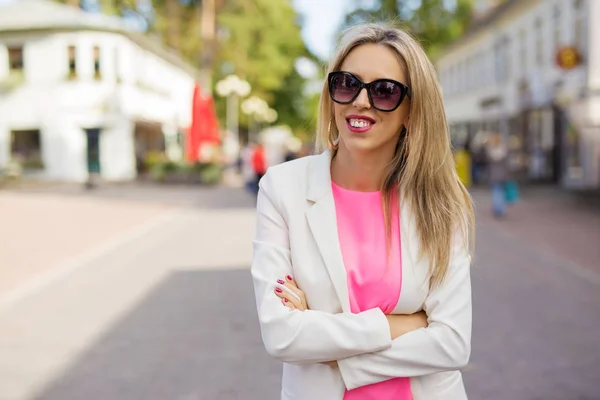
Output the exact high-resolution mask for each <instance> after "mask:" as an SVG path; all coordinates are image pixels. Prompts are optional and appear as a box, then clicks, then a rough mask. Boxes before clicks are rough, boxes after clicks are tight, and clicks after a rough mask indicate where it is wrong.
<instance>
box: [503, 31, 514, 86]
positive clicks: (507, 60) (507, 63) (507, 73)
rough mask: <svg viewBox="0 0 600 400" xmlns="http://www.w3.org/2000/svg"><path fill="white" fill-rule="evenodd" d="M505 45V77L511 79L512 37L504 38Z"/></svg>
mask: <svg viewBox="0 0 600 400" xmlns="http://www.w3.org/2000/svg"><path fill="white" fill-rule="evenodd" d="M503 46H504V49H503V51H504V78H505V79H510V73H511V65H510V63H511V61H512V57H511V48H510V46H511V42H510V39H509V38H508V37H505V38H504V41H503Z"/></svg>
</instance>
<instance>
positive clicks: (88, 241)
mask: <svg viewBox="0 0 600 400" xmlns="http://www.w3.org/2000/svg"><path fill="white" fill-rule="evenodd" d="M167 210H169V207H167V206H165V205H160V204H140V203H134V202H127V201H119V200H115V201H111V202H106V201H100V200H98V199H94V198H77V197H72V196H64V195H57V194H52V193H19V192H14V191H8V192H4V191H3V192H0V221H2V223H0V266H1V268H0V298H3V297H5V296H7V295H8V294H9V293H11V292H12V291H14V290H15V289H17V288H18V287H21V286H22V285H24V284H25V283H27V282H29V281H31V280H32V279H34V278H36V277H39V276H41V275H44V274H46V273H49V272H51V271H53V270H55V269H57V268H60V266H61V265H62V264H64V263H66V262H67V261H69V260H72V259H74V258H76V257H77V256H80V255H82V254H84V253H85V252H87V251H90V250H92V249H94V248H97V247H99V246H102V245H104V244H105V243H106V242H108V241H110V240H113V239H114V238H115V237H117V236H119V235H123V234H124V233H126V232H128V231H130V230H131V229H134V228H136V227H139V226H141V225H143V224H144V223H148V222H149V221H151V220H153V219H156V218H159V217H160V216H161V215H162V214H164V213H165V212H166V211H167Z"/></svg>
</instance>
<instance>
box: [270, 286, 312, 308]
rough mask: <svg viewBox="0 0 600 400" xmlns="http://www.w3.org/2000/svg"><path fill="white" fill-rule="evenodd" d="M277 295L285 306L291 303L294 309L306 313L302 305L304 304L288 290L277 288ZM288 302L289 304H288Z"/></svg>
mask: <svg viewBox="0 0 600 400" xmlns="http://www.w3.org/2000/svg"><path fill="white" fill-rule="evenodd" d="M275 295H276V296H277V297H279V298H280V299H281V300H282V301H283V303H284V304H286V303H291V305H292V306H293V307H294V309H297V310H300V311H304V310H305V309H306V308H305V307H304V306H303V305H302V302H301V301H300V300H298V298H297V297H296V296H294V295H293V294H291V293H290V292H288V291H287V290H283V289H282V288H280V287H276V288H275ZM286 300H287V302H286Z"/></svg>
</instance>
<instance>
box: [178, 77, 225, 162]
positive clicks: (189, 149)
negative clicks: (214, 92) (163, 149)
mask: <svg viewBox="0 0 600 400" xmlns="http://www.w3.org/2000/svg"><path fill="white" fill-rule="evenodd" d="M192 101H193V103H192V124H191V126H190V128H189V129H188V135H187V140H186V152H185V153H186V160H187V161H188V162H191V163H193V162H196V161H198V159H199V158H200V155H201V154H203V152H202V150H203V147H205V146H211V147H214V146H218V145H220V143H221V138H220V135H219V122H218V119H217V114H216V111H215V104H214V100H213V98H212V96H206V95H203V94H202V90H201V88H200V85H198V84H196V86H195V87H194V96H193V99H192Z"/></svg>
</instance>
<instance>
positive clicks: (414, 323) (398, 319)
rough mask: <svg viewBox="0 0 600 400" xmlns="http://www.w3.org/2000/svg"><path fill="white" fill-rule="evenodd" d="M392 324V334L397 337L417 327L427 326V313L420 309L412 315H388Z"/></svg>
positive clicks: (393, 337) (394, 337)
mask: <svg viewBox="0 0 600 400" xmlns="http://www.w3.org/2000/svg"><path fill="white" fill-rule="evenodd" d="M386 318H387V320H388V323H389V324H390V335H391V337H392V339H396V338H398V337H400V336H402V335H404V334H405V333H408V332H412V331H416V330H417V329H421V328H427V326H429V325H428V323H427V314H425V312H424V311H420V312H417V313H414V314H410V315H401V314H392V315H386Z"/></svg>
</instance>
